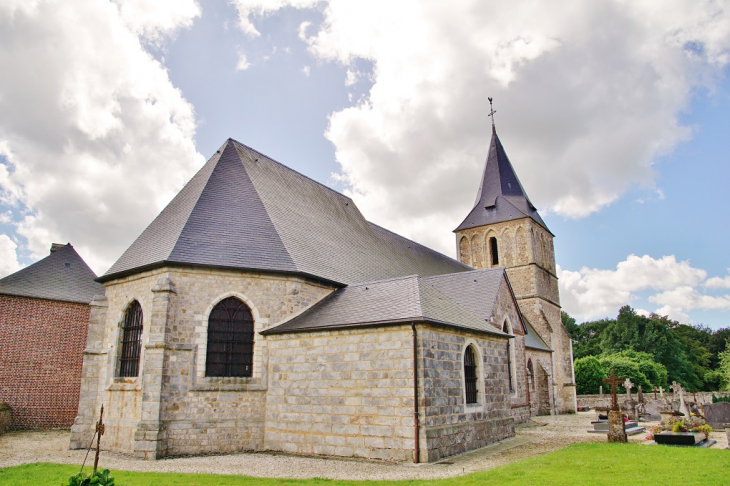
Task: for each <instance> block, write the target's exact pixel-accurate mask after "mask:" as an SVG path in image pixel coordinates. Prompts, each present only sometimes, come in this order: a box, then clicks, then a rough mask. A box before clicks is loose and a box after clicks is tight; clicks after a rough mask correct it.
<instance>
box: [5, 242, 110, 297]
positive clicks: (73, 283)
mask: <svg viewBox="0 0 730 486" xmlns="http://www.w3.org/2000/svg"><path fill="white" fill-rule="evenodd" d="M95 278H96V274H95V273H94V272H93V270H91V269H90V268H89V266H88V265H87V264H86V262H85V261H84V260H83V259H82V258H81V257H80V256H79V254H78V253H76V250H74V247H73V246H71V244H70V243H69V244H67V245H64V246H62V247H60V248H57V249H56V250H55V251H54V252H53V253H51V254H50V255H48V256H47V257H45V258H43V259H42V260H38V261H37V262H35V263H34V264H33V265H30V266H27V267H25V268H23V269H21V270H18V271H17V272H15V273H13V274H11V275H8V276H7V277H5V278H3V279H1V280H0V294H6V295H17V296H21V297H31V298H37V299H50V300H62V301H66V302H80V303H84V304H88V303H89V302H91V300H92V299H93V298H94V295H104V286H103V285H101V284H99V283H96V282H95V281H94V279H95Z"/></svg>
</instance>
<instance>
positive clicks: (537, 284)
mask: <svg viewBox="0 0 730 486" xmlns="http://www.w3.org/2000/svg"><path fill="white" fill-rule="evenodd" d="M455 233H456V240H457V247H458V248H457V250H458V260H454V259H451V258H449V257H447V256H445V255H442V254H440V253H438V252H435V251H433V250H431V249H429V248H426V247H424V246H422V245H419V244H418V243H416V242H414V241H411V240H408V239H406V238H403V237H401V236H399V235H397V234H395V233H392V232H390V231H388V230H386V229H384V228H382V227H380V226H377V225H375V224H373V223H370V222H368V221H367V220H366V219H365V218H364V217H363V215H362V214H361V213H360V211H359V210H358V208H357V206H356V205H355V203H354V202H353V201H352V200H351V199H350V198H348V197H347V196H344V195H342V194H340V193H338V192H336V191H333V190H332V189H330V188H328V187H326V186H323V185H321V184H319V183H317V182H315V181H313V180H312V179H309V178H307V177H305V176H303V175H302V174H299V173H298V172H296V171H293V170H291V169H289V168H287V167H286V166H284V165H282V164H280V163H278V162H276V161H274V160H272V159H270V158H269V157H267V156H265V155H263V154H261V153H259V152H257V151H255V150H253V149H251V148H249V147H247V146H245V145H243V144H241V143H238V142H236V141H234V140H231V139H229V140H227V141H226V142H225V143H224V144H223V146H222V147H221V148H220V149H219V150H218V151H217V152H216V153H215V154H214V155H213V157H211V158H210V160H208V162H207V163H206V164H205V165H204V166H203V167H202V168H201V169H200V171H199V172H198V173H197V174H196V175H195V176H194V177H193V178H192V179H191V180H190V182H188V184H187V185H186V186H185V187H184V188H183V189H182V190H181V191H180V193H179V194H178V195H177V196H176V197H175V198H174V199H173V200H172V201H171V202H170V203H169V204H168V206H167V207H166V208H165V209H164V210H163V211H162V212H161V213H160V214H159V215H158V216H157V218H156V219H155V220H154V221H153V222H152V223H151V224H150V225H149V226H148V227H147V229H145V230H144V232H143V233H142V234H141V235H140V236H139V237H138V238H137V240H136V241H135V242H134V243H133V244H132V245H131V246H130V247H129V249H127V251H126V252H125V253H124V254H123V255H122V256H121V257H120V258H119V260H118V261H117V262H116V263H115V264H114V265H113V266H112V267H111V268H110V269H109V271H107V272H106V274H104V275H103V276H102V277H100V278H99V279H98V281H99V282H101V283H103V284H104V286H105V295H99V296H97V297H95V298H94V300H93V301H92V303H91V317H90V323H89V331H88V341H87V347H86V349H85V350H84V366H83V376H82V384H81V397H80V403H79V412H78V416H77V418H76V421H75V423H74V426H73V427H72V429H71V447H72V448H83V447H86V446H87V445H88V441H89V439H90V438H91V435H92V434H93V429H94V424H95V421H96V420H97V419H98V414H99V408H100V407H101V405H104V409H105V412H104V419H105V423H106V434H105V435H104V441H103V442H104V445H105V448H108V449H110V450H113V451H117V452H121V453H129V454H134V455H135V456H136V457H139V458H144V459H157V458H160V457H164V456H171V455H189V454H211V453H233V452H240V451H283V452H288V453H295V454H307V455H312V454H314V455H326V456H344V457H360V458H367V459H379V460H386V461H414V462H432V461H437V460H440V459H442V458H444V457H448V456H452V455H454V454H458V453H462V452H466V451H469V450H473V449H476V448H479V447H483V446H485V445H487V444H490V443H493V442H496V441H499V440H502V439H504V438H507V437H511V436H513V435H514V433H515V432H514V428H515V424H519V423H522V422H525V421H526V420H528V419H529V417H530V416H531V415H537V414H555V413H567V412H574V411H575V405H576V403H575V387H574V384H573V371H572V351H571V347H570V340H569V338H568V336H567V334H566V332H565V330H564V329H563V327H562V323H561V320H560V301H559V297H558V289H557V278H556V276H555V263H554V256H553V245H552V237H553V235H552V233H550V231H549V230H548V229H547V227H546V225H545V223H544V222H543V221H542V219H541V218H540V216H539V215H538V213H537V211H536V210H535V208H534V206H533V205H532V203H531V202H530V200H529V199H528V198H527V196H526V194H525V193H524V190H523V189H522V186H521V185H520V183H519V180H518V179H517V176H516V175H515V172H514V169H513V168H512V166H511V164H510V162H509V159H508V158H507V156H506V154H505V152H504V149H503V148H502V145H501V143H500V142H499V138H498V137H497V135H496V132H493V134H492V141H491V147H490V149H489V155H488V158H487V162H486V167H485V170H484V177H483V180H482V183H481V186H480V189H479V194H478V197H477V201H476V204H475V206H474V208H473V209H472V211H471V212H470V213H469V215H468V216H467V218H466V219H465V220H464V222H463V223H462V224H461V225H459V227H458V228H457V229H456V230H455Z"/></svg>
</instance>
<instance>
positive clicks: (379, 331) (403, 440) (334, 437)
mask: <svg viewBox="0 0 730 486" xmlns="http://www.w3.org/2000/svg"><path fill="white" fill-rule="evenodd" d="M268 340H269V343H268V344H269V360H270V361H269V363H270V364H269V366H270V370H271V378H270V382H269V396H268V402H267V404H266V441H265V444H266V449H267V450H275V451H284V452H291V453H298V454H324V455H332V456H346V457H362V458H367V459H382V460H388V461H412V460H413V448H414V438H413V431H414V428H413V338H412V334H411V327H410V326H408V325H401V326H392V327H381V328H368V329H363V328H360V329H352V330H339V331H322V332H311V333H307V334H306V335H303V334H283V335H272V336H269V337H268Z"/></svg>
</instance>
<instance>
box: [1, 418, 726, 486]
mask: <svg viewBox="0 0 730 486" xmlns="http://www.w3.org/2000/svg"><path fill="white" fill-rule="evenodd" d="M595 416H596V415H595V412H578V413H577V414H575V415H558V416H547V417H536V418H534V419H533V420H532V421H531V422H529V423H528V424H527V425H523V426H519V427H518V428H517V435H516V437H514V438H511V439H507V440H505V441H502V442H500V443H498V444H494V445H492V446H489V447H485V448H483V449H480V450H478V451H474V452H470V453H468V454H464V455H461V456H457V457H452V458H449V459H447V460H446V461H445V462H447V464H438V463H436V464H424V465H414V464H393V463H382V462H370V461H361V460H351V459H331V458H328V459H322V458H315V457H301V456H292V455H287V454H272V453H243V454H231V455H226V456H198V457H181V458H174V459H163V460H160V461H141V460H137V459H134V458H132V457H129V456H125V455H122V454H115V453H111V452H103V451H102V453H101V459H100V461H99V462H100V464H101V465H102V466H103V467H105V468H109V469H112V470H113V469H122V470H128V471H155V472H180V473H210V474H236V475H246V476H255V477H276V478H314V477H320V478H331V479H371V480H377V479H389V480H398V479H431V478H445V477H453V476H458V475H462V474H466V473H470V472H474V471H479V470H485V469H491V468H493V467H497V466H501V465H503V464H507V463H510V462H513V461H517V460H519V459H524V458H527V457H531V456H534V455H539V454H545V453H547V452H552V451H555V450H557V449H562V448H563V447H565V446H567V445H570V444H575V443H578V442H602V441H605V440H606V436H605V435H601V434H588V433H586V430H587V429H588V428H590V422H591V420H595ZM643 425H645V424H643ZM645 435H646V434H638V435H635V436H633V437H629V441H631V442H637V443H642V442H644V443H645V442H647V441H646V440H645V439H644V437H645ZM711 438H712V439H715V440H717V444H716V445H715V446H713V447H714V448H726V447H727V439H726V435H725V432H724V431H719V432H713V433H712V435H711ZM68 442H69V432H68V431H67V430H54V431H42V432H8V433H6V434H5V435H2V436H0V467H7V466H17V465H20V464H26V463H33V462H57V463H66V464H81V462H82V461H83V459H84V455H85V451H70V450H68ZM103 445H104V440H103V439H102V446H103ZM89 457H90V461H87V464H89V463H93V456H92V455H90V456H89Z"/></svg>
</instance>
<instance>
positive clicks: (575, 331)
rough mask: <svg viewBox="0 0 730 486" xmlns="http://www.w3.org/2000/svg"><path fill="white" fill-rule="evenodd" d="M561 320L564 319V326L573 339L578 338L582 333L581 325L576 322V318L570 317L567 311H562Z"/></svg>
mask: <svg viewBox="0 0 730 486" xmlns="http://www.w3.org/2000/svg"><path fill="white" fill-rule="evenodd" d="M560 320H562V321H563V327H564V328H565V330H566V331H567V332H568V334H570V337H571V339H573V341H575V340H577V339H578V336H579V333H580V326H579V325H578V324H576V323H575V319H574V318H573V317H570V314H568V313H567V312H565V311H560Z"/></svg>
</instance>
